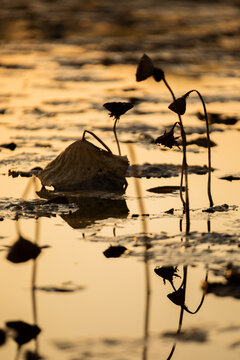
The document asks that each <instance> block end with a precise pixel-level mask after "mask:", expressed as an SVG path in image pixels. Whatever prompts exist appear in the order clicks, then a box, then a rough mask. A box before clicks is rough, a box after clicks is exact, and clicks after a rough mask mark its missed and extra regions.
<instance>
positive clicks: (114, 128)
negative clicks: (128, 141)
mask: <svg viewBox="0 0 240 360" xmlns="http://www.w3.org/2000/svg"><path fill="white" fill-rule="evenodd" d="M117 121H118V119H116V120H115V122H114V125H113V132H114V136H115V139H116V143H117V147H118V154H119V155H120V156H121V150H120V145H119V142H118V137H117V132H116V126H117Z"/></svg>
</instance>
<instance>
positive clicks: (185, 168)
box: [163, 77, 190, 234]
mask: <svg viewBox="0 0 240 360" xmlns="http://www.w3.org/2000/svg"><path fill="white" fill-rule="evenodd" d="M163 82H164V84H165V85H166V87H167V88H168V90H169V91H170V93H171V95H172V98H173V101H175V100H176V97H175V95H174V93H173V91H172V89H171V87H170V86H169V84H168V82H167V80H166V79H165V77H164V78H163ZM178 119H179V124H180V129H181V137H182V145H183V163H182V171H181V182H180V198H181V201H182V203H183V207H184V211H185V214H186V233H187V234H188V233H189V230H190V215H189V193H188V164H187V155H186V152H187V141H186V133H185V130H184V126H183V122H182V117H181V115H179V114H178ZM184 175H185V177H184V178H185V201H184V199H183V195H182V186H183V176H184Z"/></svg>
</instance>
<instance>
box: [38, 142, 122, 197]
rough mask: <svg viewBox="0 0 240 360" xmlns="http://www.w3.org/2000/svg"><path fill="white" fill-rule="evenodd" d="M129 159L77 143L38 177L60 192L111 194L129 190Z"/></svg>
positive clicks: (90, 145)
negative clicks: (83, 191)
mask: <svg viewBox="0 0 240 360" xmlns="http://www.w3.org/2000/svg"><path fill="white" fill-rule="evenodd" d="M127 168H128V159H127V157H126V156H117V155H113V154H112V153H111V152H110V151H105V150H103V149H100V148H98V147H97V146H95V145H93V144H92V143H90V142H89V141H87V140H85V139H82V140H77V141H75V142H74V143H72V144H71V145H69V146H68V147H67V148H66V149H65V150H64V151H63V152H62V153H61V154H60V155H58V156H57V157H56V159H54V160H53V161H51V162H50V163H49V164H48V165H47V166H46V168H45V169H43V170H42V171H41V172H40V173H39V174H38V175H37V176H38V177H39V179H40V180H41V182H42V185H44V186H53V187H54V188H55V189H56V190H66V191H71V190H81V189H89V190H93V189H94V190H96V189H98V190H107V191H111V190H114V191H117V190H122V189H123V188H124V187H126V184H127V183H126V179H125V175H126V171H127Z"/></svg>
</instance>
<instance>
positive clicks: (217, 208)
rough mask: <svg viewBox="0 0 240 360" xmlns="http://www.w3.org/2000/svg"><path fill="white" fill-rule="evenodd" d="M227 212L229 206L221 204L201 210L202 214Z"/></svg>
mask: <svg viewBox="0 0 240 360" xmlns="http://www.w3.org/2000/svg"><path fill="white" fill-rule="evenodd" d="M228 210H229V205H228V204H223V205H216V206H212V207H210V208H208V209H206V210H202V212H207V213H215V212H224V211H228Z"/></svg>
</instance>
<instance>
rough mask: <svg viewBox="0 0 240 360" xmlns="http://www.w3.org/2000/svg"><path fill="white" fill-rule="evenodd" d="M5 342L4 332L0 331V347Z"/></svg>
mask: <svg viewBox="0 0 240 360" xmlns="http://www.w3.org/2000/svg"><path fill="white" fill-rule="evenodd" d="M5 342H6V332H5V331H4V330H3V329H0V346H2V345H4V344H5Z"/></svg>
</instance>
